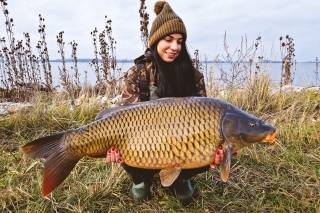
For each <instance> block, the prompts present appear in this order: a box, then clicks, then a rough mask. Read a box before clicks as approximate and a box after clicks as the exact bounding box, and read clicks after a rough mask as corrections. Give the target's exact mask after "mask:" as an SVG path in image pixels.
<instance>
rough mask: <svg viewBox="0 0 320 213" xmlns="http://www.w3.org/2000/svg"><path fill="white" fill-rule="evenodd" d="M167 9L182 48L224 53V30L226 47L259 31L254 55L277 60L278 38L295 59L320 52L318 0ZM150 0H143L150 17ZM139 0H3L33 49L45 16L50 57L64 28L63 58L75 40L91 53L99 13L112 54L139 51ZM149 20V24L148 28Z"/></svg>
mask: <svg viewBox="0 0 320 213" xmlns="http://www.w3.org/2000/svg"><path fill="white" fill-rule="evenodd" d="M168 2H169V3H170V5H171V6H172V8H173V10H174V11H175V12H176V13H177V14H178V15H179V16H180V17H181V18H182V19H183V21H184V23H185V25H186V27H187V31H188V39H187V43H188V49H189V52H190V54H191V55H193V52H194V50H195V49H199V50H200V53H201V54H206V55H207V56H208V58H209V59H213V58H215V56H216V55H218V54H220V55H222V54H225V52H224V51H223V36H224V33H225V31H226V33H227V39H228V44H229V46H230V47H229V48H230V50H231V51H233V50H235V48H236V47H237V46H239V45H240V43H241V37H245V36H247V39H248V43H249V44H252V43H253V42H254V41H255V39H256V38H257V37H258V36H259V35H260V36H261V37H262V43H261V47H263V48H260V49H259V52H258V54H259V55H263V56H265V57H267V58H269V59H272V60H280V56H279V54H280V53H279V37H280V36H286V35H287V34H288V35H289V36H290V37H292V38H293V39H294V43H295V49H296V52H295V55H296V60H297V61H314V60H315V58H316V57H320V11H319V10H320V1H318V0H310V1H307V0H281V1H279V0H269V1H265V0H255V1H253V0H237V1H234V0H224V1H221V0H220V1H218V0H215V1H212V0H192V1H191V0H184V1H182V0H171V1H168ZM154 3H155V0H146V5H147V12H148V13H149V14H150V21H152V20H153V19H154V17H155V14H154V12H153V6H154ZM139 6H140V1H139V0H104V1H102V0H90V1H83V0H32V1H26V0H8V7H7V9H8V10H9V13H10V14H9V16H10V17H11V18H13V19H14V27H13V31H14V33H15V38H16V39H18V40H21V39H23V32H28V33H29V34H30V35H31V43H32V48H33V52H34V54H37V50H36V48H35V46H36V43H37V41H38V39H39V34H38V32H37V30H38V24H39V20H38V15H39V14H41V15H42V17H44V18H45V25H46V40H47V43H48V49H49V55H50V59H59V58H61V57H60V55H59V54H58V46H57V43H56V36H57V35H58V33H59V32H60V31H64V32H65V33H64V41H65V42H66V46H65V52H66V57H67V58H70V55H71V47H70V45H67V43H68V42H70V41H72V40H75V41H76V42H77V43H78V52H77V56H78V58H93V56H94V54H93V45H92V40H91V36H90V32H91V31H93V29H94V28H95V27H97V29H98V31H99V32H101V31H102V30H103V29H104V17H105V15H107V16H108V18H110V19H111V20H112V28H113V30H112V31H113V37H114V38H115V40H116V41H117V46H116V47H117V58H118V59H124V58H127V59H133V58H135V57H137V56H139V55H141V54H142V52H143V48H142V44H141V41H140V31H139V26H140V25H139V13H138V10H139ZM4 22H5V18H4V15H3V14H2V15H0V23H3V24H2V26H0V36H1V37H6V32H5V24H4ZM150 27H151V24H150V25H149V29H150Z"/></svg>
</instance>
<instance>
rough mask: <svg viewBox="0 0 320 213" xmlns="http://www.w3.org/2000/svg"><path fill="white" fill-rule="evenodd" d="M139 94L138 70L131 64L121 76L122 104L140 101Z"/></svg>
mask: <svg viewBox="0 0 320 213" xmlns="http://www.w3.org/2000/svg"><path fill="white" fill-rule="evenodd" d="M139 94H140V89H139V78H138V70H137V67H136V66H133V67H131V68H130V69H129V70H128V71H127V72H126V73H125V74H124V76H123V89H122V105H126V104H129V103H134V102H138V101H140V98H139Z"/></svg>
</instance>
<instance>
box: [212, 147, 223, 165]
mask: <svg viewBox="0 0 320 213" xmlns="http://www.w3.org/2000/svg"><path fill="white" fill-rule="evenodd" d="M223 156H224V151H223V149H222V146H219V148H218V149H217V150H216V154H215V156H214V162H213V163H211V164H210V168H211V169H215V168H216V165H219V164H220V163H221V161H222V159H223Z"/></svg>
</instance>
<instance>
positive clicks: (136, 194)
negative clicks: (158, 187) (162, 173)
mask: <svg viewBox="0 0 320 213" xmlns="http://www.w3.org/2000/svg"><path fill="white" fill-rule="evenodd" d="M151 192H152V183H148V182H142V183H139V184H136V185H135V184H133V186H132V195H133V199H134V200H135V201H138V202H139V201H144V200H149V199H151Z"/></svg>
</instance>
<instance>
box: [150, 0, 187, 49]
mask: <svg viewBox="0 0 320 213" xmlns="http://www.w3.org/2000/svg"><path fill="white" fill-rule="evenodd" d="M154 12H155V13H156V15H157V17H156V18H155V19H154V20H153V22H152V26H151V31H150V35H149V47H152V46H153V45H154V44H156V43H157V42H158V41H159V40H161V39H162V38H164V37H165V36H167V35H170V34H173V33H180V34H181V35H182V36H183V37H184V39H186V38H187V30H186V27H185V26H184V23H183V21H182V19H181V18H180V17H179V16H178V15H177V14H176V13H175V12H174V11H173V10H172V9H171V7H170V5H169V3H168V2H165V1H157V2H156V3H155V5H154Z"/></svg>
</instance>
